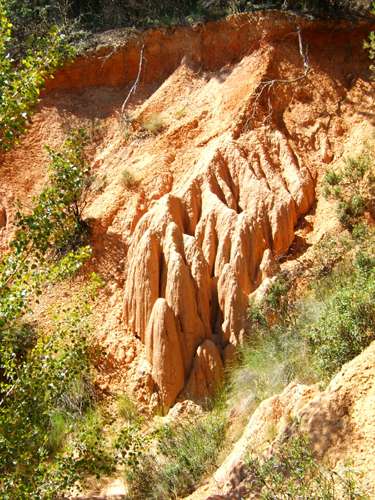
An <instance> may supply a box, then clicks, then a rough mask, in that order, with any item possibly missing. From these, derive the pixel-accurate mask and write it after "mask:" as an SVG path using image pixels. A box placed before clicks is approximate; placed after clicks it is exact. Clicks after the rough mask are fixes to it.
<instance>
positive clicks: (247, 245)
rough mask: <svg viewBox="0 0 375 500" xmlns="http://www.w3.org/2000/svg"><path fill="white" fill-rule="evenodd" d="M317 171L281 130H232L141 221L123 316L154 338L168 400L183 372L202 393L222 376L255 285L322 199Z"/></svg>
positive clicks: (191, 392) (156, 370) (190, 388)
mask: <svg viewBox="0 0 375 500" xmlns="http://www.w3.org/2000/svg"><path fill="white" fill-rule="evenodd" d="M265 140H266V141H267V144H264V142H265ZM314 177H315V175H314V173H313V172H312V173H310V171H309V169H308V168H307V167H306V166H304V165H303V164H300V163H299V161H298V159H297V157H296V156H295V154H294V151H293V149H292V147H291V146H290V144H289V143H288V140H287V139H286V137H285V135H284V134H282V133H281V132H280V131H278V130H273V131H271V130H269V131H268V134H267V138H265V136H264V135H263V133H261V134H257V133H254V134H250V135H249V136H248V137H247V138H246V140H245V141H241V140H238V139H237V140H234V139H233V136H231V134H226V135H225V136H224V137H220V138H218V139H216V140H213V141H212V142H211V144H210V145H209V146H207V147H206V148H205V149H204V151H203V154H202V157H201V158H200V159H199V160H198V162H197V164H196V166H195V167H194V169H193V173H189V175H188V179H187V180H186V182H185V186H182V187H181V188H180V189H178V190H176V191H172V192H171V193H168V194H167V195H164V196H163V197H162V198H161V199H160V200H159V201H158V202H157V203H155V204H154V205H153V206H152V207H151V208H150V209H149V210H148V211H147V213H146V214H145V215H144V216H143V217H142V218H141V219H140V221H139V222H138V224H137V227H136V229H135V231H134V233H133V235H132V241H131V245H130V247H129V252H128V255H127V261H128V270H127V278H126V282H125V293H124V321H125V323H126V325H127V326H128V328H129V329H130V330H131V332H133V333H134V334H135V335H137V336H139V337H140V339H141V340H142V342H143V343H145V345H146V355H147V358H148V360H149V362H150V363H151V365H152V374H153V378H154V381H155V382H156V384H157V386H158V390H160V392H161V394H162V395H163V394H166V393H168V397H167V399H166V398H165V397H164V396H162V401H161V403H162V405H163V406H164V407H165V406H166V407H168V406H169V405H170V403H171V402H174V400H175V399H176V397H177V396H178V394H179V393H180V392H181V390H182V389H183V387H184V380H185V381H186V390H185V394H186V395H187V396H189V397H193V398H196V397H205V396H207V394H208V392H206V391H205V390H203V388H204V387H208V386H209V385H214V384H213V381H217V380H218V378H220V374H221V373H222V357H223V358H224V359H225V357H226V355H227V353H228V355H229V354H230V352H231V348H232V346H236V345H237V343H238V342H239V341H240V340H241V337H242V336H243V335H244V332H245V328H246V309H247V306H248V296H249V294H250V293H251V292H253V291H254V289H255V288H256V287H257V286H258V285H259V284H260V283H261V281H262V279H263V278H264V277H265V276H267V275H268V272H269V270H270V269H271V268H272V265H271V264H272V260H273V259H275V258H277V257H279V256H280V255H282V254H283V253H285V252H286V251H287V250H288V248H289V246H290V244H291V242H292V241H293V238H294V226H295V224H296V222H297V220H298V218H299V217H300V216H301V215H303V214H304V213H306V211H307V210H308V209H309V208H310V207H311V204H312V203H313V201H314ZM157 344H162V346H159V348H158V349H155V345H157ZM181 367H182V370H183V372H182V374H181ZM165 372H170V373H171V374H173V373H174V374H176V376H175V377H173V376H171V377H168V376H167V377H166V373H165ZM164 378H165V381H164ZM172 382H174V384H173V383H172ZM166 386H168V390H166Z"/></svg>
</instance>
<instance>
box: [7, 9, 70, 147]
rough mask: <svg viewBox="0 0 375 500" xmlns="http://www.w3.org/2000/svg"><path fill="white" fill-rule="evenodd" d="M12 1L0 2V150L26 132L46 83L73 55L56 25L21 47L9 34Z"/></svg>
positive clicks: (13, 36)
mask: <svg viewBox="0 0 375 500" xmlns="http://www.w3.org/2000/svg"><path fill="white" fill-rule="evenodd" d="M12 9H13V11H14V9H16V7H15V5H14V2H10V1H9V0H0V149H3V150H8V149H10V148H11V147H12V146H13V145H14V143H15V142H16V141H17V140H18V138H19V136H20V135H21V134H22V133H24V132H25V130H26V128H27V125H28V123H29V120H30V117H31V114H32V112H33V109H34V107H35V105H36V103H37V102H38V99H39V94H40V90H41V88H42V87H43V85H44V82H45V80H46V79H47V78H48V77H50V76H51V75H52V74H53V73H54V71H55V70H56V69H57V68H58V67H59V66H60V65H61V64H62V63H63V62H65V61H66V60H67V59H69V58H71V57H72V56H73V54H74V50H73V48H72V47H71V46H70V45H69V44H68V43H66V41H65V38H64V36H63V34H62V33H61V32H60V30H59V29H58V28H57V27H56V26H50V27H49V29H48V30H47V31H46V32H45V33H43V34H42V35H40V36H31V35H30V37H28V38H27V39H26V41H25V43H24V45H23V46H22V47H21V48H20V47H19V43H18V39H17V37H16V35H15V34H14V32H13V31H12V29H13V25H12V23H11V21H10V13H11V12H12Z"/></svg>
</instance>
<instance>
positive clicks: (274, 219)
mask: <svg viewBox="0 0 375 500" xmlns="http://www.w3.org/2000/svg"><path fill="white" fill-rule="evenodd" d="M367 29H368V27H366V26H362V27H361V26H351V25H349V24H339V23H336V24H329V23H326V24H324V23H321V22H310V21H306V20H303V19H298V18H295V17H292V18H291V17H288V16H281V15H280V14H279V13H278V14H275V13H269V14H267V15H263V14H259V15H254V16H238V17H233V18H231V19H229V20H227V21H222V22H219V23H209V24H207V25H205V26H200V27H196V28H178V29H175V30H173V31H163V30H153V31H150V32H146V33H143V34H140V35H137V36H136V37H135V38H130V39H128V40H127V41H126V42H123V43H120V44H119V46H115V47H114V46H113V40H110V43H111V44H112V46H111V47H110V48H103V47H102V48H98V49H97V50H96V51H94V52H93V53H92V54H91V55H90V56H86V57H85V58H81V59H79V60H77V61H76V62H75V63H73V64H72V65H71V66H69V67H67V68H65V69H64V70H62V71H61V72H59V73H58V74H57V75H56V78H55V79H54V80H53V81H51V82H49V83H48V85H47V92H46V95H45V96H44V98H43V99H42V101H41V104H40V109H39V112H38V113H37V115H36V117H35V119H34V121H33V125H32V126H31V129H30V132H29V134H28V135H27V136H26V138H25V139H24V141H23V143H22V144H21V145H20V147H19V148H16V150H15V151H13V152H12V153H9V154H7V155H5V157H4V159H3V168H2V173H1V176H2V186H1V187H0V232H1V234H2V239H1V241H2V244H4V245H5V243H6V239H7V237H8V236H9V234H11V231H12V216H13V214H14V210H15V197H16V196H18V197H19V196H21V197H23V198H26V199H27V198H28V197H30V196H31V195H32V193H33V192H36V191H37V190H38V186H40V185H41V183H42V180H43V178H44V174H45V165H46V155H45V154H44V153H43V148H42V144H43V143H48V144H52V145H54V144H55V143H56V144H58V143H59V142H60V141H61V138H62V136H63V132H64V129H65V128H66V127H67V124H68V125H73V124H74V125H76V124H80V125H82V124H83V125H86V126H87V125H89V127H91V128H92V145H91V159H92V171H93V173H94V175H95V182H94V185H93V188H92V192H91V195H90V199H89V204H88V206H87V209H86V212H85V214H86V218H87V220H88V221H89V223H90V226H91V228H92V234H93V245H94V251H95V259H94V261H93V264H92V265H93V266H94V267H95V268H96V269H98V270H99V271H100V272H102V273H103V274H104V275H105V277H106V278H107V280H108V287H107V288H108V290H107V293H108V296H107V299H106V300H105V301H104V302H103V311H102V316H103V321H102V323H101V324H100V326H99V327H98V337H99V340H100V342H101V343H102V344H103V345H104V346H105V347H106V349H107V359H106V361H105V362H104V364H103V366H104V371H106V372H107V373H110V377H111V376H113V377H117V381H118V380H119V378H120V379H121V383H122V384H125V385H127V386H129V384H131V383H132V384H133V388H134V391H135V394H136V395H137V397H138V398H139V399H140V400H143V402H144V403H148V402H151V406H152V407H155V406H158V407H161V408H162V409H163V411H165V412H166V411H167V410H168V409H169V408H170V407H171V406H172V405H173V404H174V402H175V401H176V400H178V399H184V398H192V399H195V400H197V401H201V400H203V399H204V398H205V397H207V396H208V395H209V393H210V392H212V391H213V389H214V388H215V386H216V385H217V384H218V383H219V381H220V380H221V378H222V375H223V370H224V365H225V362H226V361H227V360H228V359H230V358H231V357H232V356H233V351H234V349H235V347H236V345H237V344H238V343H239V342H241V339H242V338H243V336H244V334H245V331H246V310H247V306H248V300H249V299H248V297H249V294H250V293H252V292H253V291H254V290H256V289H257V287H259V285H260V284H261V283H262V282H263V281H264V279H265V278H268V277H269V276H272V275H273V274H275V272H277V270H278V267H279V260H280V258H282V257H283V256H284V255H285V254H286V253H287V252H288V249H289V247H290V245H291V244H292V242H293V240H294V238H295V228H296V225H297V224H298V223H299V221H300V220H301V218H303V216H304V215H305V214H307V213H308V212H309V210H310V209H311V208H312V206H313V205H314V203H315V185H316V179H317V176H318V174H319V171H320V169H321V168H322V165H323V164H324V163H329V162H332V161H337V160H338V159H339V158H340V157H341V155H342V152H343V150H344V149H345V145H346V143H347V141H348V140H349V138H350V137H351V136H352V135H353V133H354V132H355V131H356V130H357V129H358V128H360V127H362V126H363V121H364V119H366V118H364V117H365V115H364V110H366V109H367V108H368V103H370V102H371V99H372V97H371V96H372V87H371V84H370V83H369V82H368V72H367V71H368V70H367V63H368V62H367V58H366V54H365V53H364V52H363V50H362V40H363V38H364V36H365V33H366V31H367ZM116 36H117V41H118V40H119V35H116ZM120 42H121V39H120ZM107 43H108V40H107ZM142 46H144V60H143V61H142V64H141V66H142V72H141V79H140V83H139V85H138V87H137V89H136V92H135V93H134V95H133V96H132V99H131V100H130V102H129V106H128V107H127V108H126V116H125V115H124V114H123V115H121V113H120V110H121V107H122V104H123V102H124V99H125V97H126V96H127V95H128V92H129V90H130V86H131V84H132V83H133V81H134V80H135V78H136V76H137V72H138V69H139V65H140V53H141V50H140V49H141V47H142ZM156 115H157V118H158V120H159V121H160V127H159V128H158V130H157V131H156V133H150V132H149V131H148V132H147V122H148V120H150V119H155V116H156ZM125 118H126V119H125ZM14 163H17V164H18V166H19V169H21V170H22V167H24V168H27V169H28V173H29V175H28V178H27V179H25V177H24V176H22V173H19V170H18V171H15V170H14V169H13V170H12V167H13V165H14ZM125 169H126V172H127V173H130V174H131V175H133V176H134V177H135V181H136V182H135V183H133V185H130V184H127V183H126V182H124V170H125ZM3 206H4V208H3ZM247 333H249V334H251V332H247ZM119 373H120V374H121V376H120V377H119V376H118V374H119ZM116 374H117V375H116Z"/></svg>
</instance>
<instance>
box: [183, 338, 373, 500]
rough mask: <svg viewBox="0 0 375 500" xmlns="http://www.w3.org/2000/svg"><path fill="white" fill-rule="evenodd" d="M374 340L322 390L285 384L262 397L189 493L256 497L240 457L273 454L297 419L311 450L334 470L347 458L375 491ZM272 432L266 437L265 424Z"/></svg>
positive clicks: (360, 478) (368, 489)
mask: <svg viewBox="0 0 375 500" xmlns="http://www.w3.org/2000/svg"><path fill="white" fill-rule="evenodd" d="M374 398H375V344H374V343H372V344H371V345H370V347H368V348H367V349H366V350H365V351H364V352H363V353H362V354H361V355H359V356H358V357H357V358H355V359H353V360H352V361H351V362H349V363H347V364H346V365H344V367H343V368H342V370H341V371H340V373H338V374H337V375H336V376H335V377H334V378H333V380H332V381H331V382H330V384H329V385H328V387H327V388H326V389H325V390H324V391H320V390H319V388H318V386H317V385H315V386H306V385H302V384H295V383H292V384H290V385H289V386H288V387H287V388H286V389H285V390H284V392H283V393H282V394H279V395H276V396H273V397H272V398H269V399H267V400H265V401H263V402H262V403H261V404H260V405H259V407H258V409H257V410H256V411H255V412H254V414H253V415H252V416H251V418H250V420H249V422H248V424H247V426H246V428H245V430H244V433H243V435H242V437H241V439H240V440H239V441H238V442H237V443H236V445H235V446H234V448H233V451H232V452H231V453H230V455H229V456H228V457H227V458H226V460H225V461H224V462H223V464H222V465H221V466H220V467H219V468H218V470H217V471H216V472H215V474H214V476H213V478H212V480H211V481H210V483H209V484H208V485H206V486H204V487H202V488H201V489H200V490H198V491H196V492H195V493H194V494H193V495H191V496H190V497H189V498H191V500H194V499H195V500H198V499H200V498H202V499H203V498H210V499H212V500H213V499H217V500H219V499H228V500H229V499H233V498H240V496H242V498H257V497H256V495H254V497H253V496H252V495H251V489H249V484H248V483H247V481H246V479H247V472H246V467H245V464H244V459H245V457H246V454H247V452H248V451H249V450H254V451H258V452H263V453H265V454H266V453H269V454H272V452H273V447H274V446H275V444H276V443H277V442H283V439H285V437H288V436H290V435H291V434H292V433H293V432H295V429H293V427H295V422H299V426H300V429H301V431H302V432H304V433H305V434H306V435H307V436H308V437H309V439H310V440H311V445H312V447H313V450H314V454H315V456H316V457H317V458H318V459H319V460H320V461H324V462H325V463H328V464H330V466H331V467H332V468H333V470H335V471H336V472H337V473H339V474H340V473H342V472H341V471H342V470H343V469H344V468H345V466H347V465H348V464H350V467H351V469H352V470H353V471H355V473H356V480H357V481H358V483H359V484H361V487H362V488H363V491H366V492H367V494H368V495H369V498H372V495H374V494H375V482H374V478H375V462H374V455H373V454H372V453H369V450H372V449H373V447H374V444H375V435H374V426H373V408H374V402H375V400H374ZM270 428H273V429H274V435H275V438H274V439H272V440H270V439H269V435H270V433H269V429H270Z"/></svg>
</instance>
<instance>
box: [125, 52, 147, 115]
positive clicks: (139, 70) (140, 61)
mask: <svg viewBox="0 0 375 500" xmlns="http://www.w3.org/2000/svg"><path fill="white" fill-rule="evenodd" d="M144 50H145V45H144V44H143V45H142V49H141V53H140V56H139V65H138V74H137V78H136V79H135V82H134V83H133V85H132V87H131V89H130V90H129V93H128V95H127V96H126V99H125V101H124V102H123V103H122V106H121V115H123V114H124V112H125V108H126V106H127V104H128V102H129V99H130V97H131V95H132V94H134V92H135V91H136V90H137V87H138V83H139V80H140V78H141V73H142V66H143V53H144Z"/></svg>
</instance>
